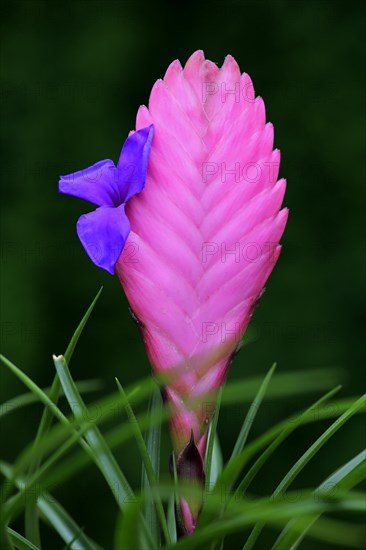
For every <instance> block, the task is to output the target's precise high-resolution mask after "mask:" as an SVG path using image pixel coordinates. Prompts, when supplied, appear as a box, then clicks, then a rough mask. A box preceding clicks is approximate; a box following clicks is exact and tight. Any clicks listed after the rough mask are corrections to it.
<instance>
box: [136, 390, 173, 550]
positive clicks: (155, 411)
mask: <svg viewBox="0 0 366 550" xmlns="http://www.w3.org/2000/svg"><path fill="white" fill-rule="evenodd" d="M149 416H150V419H151V422H150V423H149V426H148V430H147V433H146V436H145V440H146V447H147V452H148V455H149V457H150V461H151V466H152V468H153V471H154V473H155V478H156V480H157V481H158V480H159V471H160V438H161V418H162V398H161V393H160V389H159V388H156V390H155V391H154V393H153V394H152V396H151V399H150V406H149ZM156 420H157V422H156ZM148 487H150V483H149V479H148V476H147V473H146V467H143V469H142V479H141V490H142V492H144V491H147V489H148ZM144 516H145V518H146V522H147V524H148V526H149V528H150V531H151V534H152V537H153V540H154V542H155V544H156V546H157V547H160V529H159V524H158V518H157V515H156V507H155V505H154V502H153V501H152V499H147V500H146V501H145V505H144ZM167 523H168V531H169V522H168V521H167ZM169 536H170V533H169Z"/></svg>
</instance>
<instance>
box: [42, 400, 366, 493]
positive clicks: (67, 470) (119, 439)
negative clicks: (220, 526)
mask: <svg viewBox="0 0 366 550" xmlns="http://www.w3.org/2000/svg"><path fill="white" fill-rule="evenodd" d="M137 397H138V396H137ZM353 402H354V398H350V399H349V398H347V399H339V400H335V401H332V402H331V403H330V404H329V405H327V406H322V407H319V408H318V409H317V414H316V415H314V414H313V412H312V413H311V414H305V413H304V412H303V411H302V412H301V413H298V414H296V415H293V416H290V417H289V418H287V419H286V420H284V421H281V422H279V423H278V424H276V425H275V426H274V427H272V428H270V429H269V430H268V431H267V432H265V433H264V434H262V435H261V436H260V437H258V438H257V439H256V440H254V441H252V442H250V443H249V444H248V445H247V446H246V447H245V449H244V450H243V452H242V453H241V454H240V455H239V457H237V458H236V459H235V460H238V459H239V466H237V467H240V469H242V468H243V467H244V465H245V464H246V463H247V461H248V460H249V459H250V458H251V457H252V456H254V455H255V454H257V453H258V452H259V451H261V449H263V448H265V447H267V446H268V444H270V443H271V441H272V440H273V439H274V438H275V437H276V436H277V435H279V434H280V433H281V432H282V431H283V430H284V429H285V428H286V427H287V426H288V425H289V424H290V423H294V422H298V421H299V418H301V421H300V422H299V423H298V426H301V425H306V424H309V423H314V422H319V421H322V420H327V419H331V418H334V417H336V416H339V415H340V414H341V413H342V412H344V411H345V410H347V409H348V408H349V407H350V406H351V405H352V403H353ZM103 403H104V401H103ZM105 403H107V404H108V405H110V404H111V403H112V402H111V401H109V400H107V401H105ZM113 403H116V402H115V401H113ZM116 406H117V405H116V404H115V407H116ZM107 409H108V410H109V407H107ZM108 410H107V412H108ZM114 410H115V409H114ZM163 412H164V414H163V419H165V420H166V419H167V418H168V417H169V414H170V410H169V409H166V408H165V407H164V411H163ZM361 412H363V410H362V409H360V410H359V411H358V413H361ZM106 416H108V415H107V414H106ZM103 418H104V417H103ZM100 421H101V416H99V417H98V418H97V419H96V422H97V423H98V422H100ZM138 421H139V424H140V426H141V427H143V428H146V427H147V426H148V425H149V422H150V419H149V415H148V414H147V413H144V414H143V415H139V416H138ZM84 424H85V423H84ZM81 425H82V426H83V424H81ZM53 430H56V428H53ZM131 437H132V433H131V427H130V426H129V425H128V426H126V425H122V426H117V427H115V428H112V429H111V430H110V431H109V432H108V433H107V434H106V435H105V441H106V442H107V444H108V446H109V448H110V449H111V450H113V449H116V448H117V447H119V446H120V445H121V444H122V443H125V442H126V441H128V440H129V439H130V438H131ZM92 462H93V460H92V459H91V457H90V456H88V455H86V454H85V453H84V452H83V451H81V450H80V451H79V450H76V451H75V453H74V454H73V455H72V456H71V457H66V458H64V459H63V460H62V462H59V463H58V465H57V466H55V467H54V468H53V469H52V472H50V473H49V474H48V476H47V477H46V478H45V479H44V482H45V484H46V485H48V486H52V487H56V486H58V485H60V484H61V483H65V481H66V480H68V479H70V478H71V477H72V476H74V475H76V474H77V473H78V472H80V471H83V470H85V468H86V467H87V466H88V465H90V464H91V463H92ZM223 473H224V472H223ZM223 473H222V474H221V475H220V480H222V479H223V478H222V475H223ZM220 482H221V481H219V482H218V483H220ZM222 483H223V484H224V481H222Z"/></svg>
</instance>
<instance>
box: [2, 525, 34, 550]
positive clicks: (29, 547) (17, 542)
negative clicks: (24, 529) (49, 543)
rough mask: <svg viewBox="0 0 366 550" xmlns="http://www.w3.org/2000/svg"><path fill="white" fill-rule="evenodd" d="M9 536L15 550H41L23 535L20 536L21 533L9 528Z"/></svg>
mask: <svg viewBox="0 0 366 550" xmlns="http://www.w3.org/2000/svg"><path fill="white" fill-rule="evenodd" d="M8 534H9V537H10V540H11V542H12V543H13V544H14V546H15V548H18V550H39V547H38V546H35V545H34V544H33V543H32V542H30V541H29V540H28V539H26V538H25V537H23V536H22V535H19V533H17V532H16V531H14V530H13V529H11V528H10V527H8Z"/></svg>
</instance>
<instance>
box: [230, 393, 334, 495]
mask: <svg viewBox="0 0 366 550" xmlns="http://www.w3.org/2000/svg"><path fill="white" fill-rule="evenodd" d="M340 389H341V386H338V387H336V388H334V389H333V390H331V391H330V392H328V393H326V394H325V395H323V397H321V398H320V399H318V401H316V402H315V403H313V404H312V405H310V407H308V408H307V409H306V410H305V412H304V413H303V415H304V416H306V415H309V414H310V413H312V412H313V411H316V409H318V408H319V407H320V406H321V405H323V404H324V403H325V402H326V401H329V399H331V398H332V397H333V396H334V395H335V394H336V393H337V392H338V391H339V390H340ZM303 415H300V416H299V417H298V418H297V419H296V420H294V421H293V422H290V423H289V424H288V425H287V426H286V427H285V429H284V430H283V431H282V432H281V433H280V434H279V435H278V436H277V437H276V439H275V440H274V441H273V442H272V443H271V444H270V445H269V446H268V447H267V448H266V449H265V450H264V451H263V453H262V454H261V455H260V456H259V457H258V459H257V460H256V461H255V462H254V464H253V466H251V468H250V469H249V471H248V473H247V474H246V475H245V477H244V478H243V479H242V481H241V482H240V483H239V485H238V487H237V489H236V490H235V492H234V495H233V498H234V499H235V498H238V497H239V496H241V497H242V496H243V495H244V493H245V491H246V490H247V488H248V487H249V485H250V483H251V482H252V481H253V479H254V478H255V476H256V475H257V474H258V472H259V471H260V469H261V468H262V466H263V465H264V464H265V462H266V461H267V460H268V458H269V457H270V456H271V455H272V454H273V453H274V451H275V450H276V449H277V448H278V447H279V446H280V445H281V443H283V442H284V441H285V439H286V438H287V437H289V436H290V435H291V434H292V432H293V431H294V430H295V429H296V428H298V427H299V426H300V425H301V423H302V418H303Z"/></svg>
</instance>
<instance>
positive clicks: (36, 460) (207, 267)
mask: <svg viewBox="0 0 366 550" xmlns="http://www.w3.org/2000/svg"><path fill="white" fill-rule="evenodd" d="M279 161H280V158H279V152H278V151H277V150H273V128H272V126H271V125H270V124H266V122H265V113H264V104H263V101H262V100H261V99H260V98H256V97H255V95H254V91H253V86H252V83H251V81H250V79H249V77H248V76H247V75H246V74H243V75H242V74H241V73H240V70H239V67H238V65H237V63H236V62H235V60H234V59H233V58H232V57H231V56H228V57H227V58H226V60H225V62H224V64H223V66H222V67H221V69H219V68H218V67H217V66H216V65H215V64H214V63H212V62H211V61H207V60H206V59H205V58H204V56H203V53H202V52H200V51H198V52H196V53H194V54H193V55H192V56H191V58H190V59H189V60H188V62H187V63H186V65H185V67H184V68H182V67H181V65H180V64H179V62H178V61H174V62H173V63H172V64H171V65H170V67H169V68H168V70H167V72H166V75H165V77H164V79H163V80H158V81H157V82H156V84H155V85H154V87H153V90H152V92H151V96H150V100H149V105H148V107H141V108H140V109H139V111H138V114H137V122H136V129H135V131H132V132H131V133H130V134H129V135H128V136H127V139H126V141H125V143H124V144H123V147H122V151H121V154H120V158H119V160H118V162H117V163H116V164H115V163H114V162H113V161H112V160H104V161H101V162H98V163H97V164H95V165H93V166H91V167H90V168H87V169H86V170H82V171H79V172H75V173H74V174H70V175H68V176H62V177H61V179H60V182H59V189H60V191H61V192H62V193H65V194H68V195H73V196H76V197H79V198H82V199H84V200H87V201H89V202H90V203H92V204H94V205H95V206H96V209H95V210H94V211H93V212H89V213H87V214H84V215H83V216H81V218H80V219H79V220H78V222H77V233H78V236H79V238H80V240H81V242H82V244H83V246H84V248H85V250H86V252H87V254H88V256H89V257H90V258H91V260H92V261H93V262H94V263H95V264H96V265H97V266H98V267H100V268H102V269H104V270H106V271H108V273H111V274H116V275H117V276H118V278H119V280H120V281H121V284H122V286H123V288H124V291H125V293H126V296H127V298H128V301H129V303H130V306H131V312H132V316H133V318H134V320H135V322H136V323H137V325H138V327H139V329H140V332H141V334H142V337H143V341H144V344H145V347H146V351H147V354H148V357H149V360H150V363H151V366H152V370H153V373H154V376H153V377H151V376H150V375H148V376H147V377H146V379H144V380H139V381H137V382H136V383H134V384H133V385H132V386H130V387H127V388H123V386H122V385H121V383H120V382H119V380H116V382H117V387H118V391H115V392H113V393H112V394H111V395H107V396H105V395H103V396H101V397H99V396H98V398H97V399H96V400H92V401H91V403H90V404H87V403H86V400H85V398H84V394H86V393H87V392H92V391H98V390H99V389H100V381H99V380H77V381H76V380H75V378H74V376H75V375H74V371H73V370H72V371H71V370H70V369H69V364H70V362H71V361H72V360H73V359H72V356H73V352H74V350H75V347H76V344H77V342H78V339H79V338H80V336H81V333H82V331H83V329H84V327H85V325H86V322H87V320H88V318H89V316H90V314H91V312H92V310H93V308H94V306H95V304H96V302H97V300H98V298H99V295H100V292H101V291H99V293H98V294H97V296H96V298H95V299H94V301H93V302H92V304H91V306H90V307H89V309H88V310H87V312H86V314H85V316H84V317H83V319H82V320H81V322H80V324H79V326H78V327H77V329H76V331H75V333H74V335H73V336H72V338H71V340H70V343H69V345H68V347H67V349H66V351H65V354H64V355H60V356H54V357H53V363H54V367H55V369H56V374H55V378H54V381H53V383H52V386H50V387H47V388H41V387H39V385H38V384H37V383H36V381H34V380H33V379H32V378H31V376H29V374H28V373H29V372H31V369H32V367H28V368H27V372H25V371H23V370H21V369H20V368H18V367H17V366H16V365H14V364H13V363H12V362H11V361H9V360H8V359H6V358H5V357H3V356H0V364H1V366H2V367H5V368H7V369H8V370H9V371H10V372H11V373H12V374H13V375H14V376H15V377H16V378H17V379H18V380H19V381H20V382H21V383H22V384H24V385H25V386H26V387H27V389H28V390H29V392H30V393H25V394H24V395H18V396H16V397H14V398H11V399H9V401H7V402H5V403H2V404H1V406H0V420H1V421H2V422H3V421H4V420H5V422H6V421H7V420H8V417H10V419H11V418H12V416H13V413H14V412H19V411H20V410H22V409H23V408H24V407H26V406H29V405H31V404H32V403H35V402H40V403H42V405H43V406H44V410H43V413H42V417H41V419H40V422H39V426H38V428H37V431H36V434H35V438H34V441H32V442H31V443H30V444H28V441H29V438H28V433H29V432H28V430H29V429H31V426H30V425H29V423H27V426H26V429H27V444H26V446H25V447H24V448H23V447H22V449H21V452H19V454H18V455H17V456H16V458H15V459H14V460H11V462H10V461H9V460H4V459H3V458H0V476H1V478H2V483H1V485H0V548H1V550H14V549H18V548H19V549H20V550H41V549H42V548H43V550H48V549H49V548H55V545H54V543H53V540H54V539H53V538H52V539H51V541H52V542H51V543H50V542H49V539H48V538H47V537H49V535H50V529H52V530H53V531H54V532H55V533H57V534H58V535H59V537H60V538H61V539H62V541H63V545H62V546H61V548H64V549H65V548H69V549H71V550H101V549H102V548H105V550H109V549H110V548H111V546H112V544H111V540H112V538H113V541H114V542H113V548H114V549H115V550H152V549H154V550H155V549H156V548H160V547H164V548H165V549H166V550H172V549H173V548H174V550H175V549H176V550H193V549H197V548H199V549H202V548H205V549H206V548H207V549H210V550H219V549H222V548H223V546H224V544H226V543H227V547H228V548H243V550H251V549H252V548H254V547H256V548H258V550H263V548H265V549H267V548H272V550H294V549H295V548H298V546H299V545H300V544H302V541H303V539H305V542H304V544H305V545H304V546H302V548H304V550H308V549H309V548H313V546H312V545H309V544H308V541H309V537H312V538H313V539H316V541H317V543H319V544H320V545H321V546H320V547H321V548H323V547H324V546H323V545H324V544H325V547H326V548H329V545H331V546H330V547H332V548H333V547H335V546H337V547H339V546H342V547H343V548H344V547H346V548H356V549H363V548H364V540H365V531H364V529H363V528H362V526H361V525H360V522H359V521H358V518H359V517H360V516H361V514H362V513H364V512H365V502H366V499H365V494H364V492H362V491H361V490H360V489H358V490H355V487H356V486H357V485H359V484H360V482H361V481H363V480H364V479H365V478H366V467H365V465H366V460H365V459H366V451H365V450H363V449H362V448H360V445H361V443H360V442H361V441H362V440H363V432H362V436H360V437H354V434H355V433H356V432H355V431H353V432H352V438H349V439H348V440H347V442H350V441H351V442H352V445H354V447H355V449H354V450H353V451H352V454H350V455H349V456H348V453H350V452H351V451H349V445H344V446H343V450H344V454H345V455H347V456H346V458H345V460H344V461H343V464H341V466H340V465H339V464H338V454H337V453H334V452H333V453H329V454H328V456H326V460H325V461H324V463H323V464H324V465H325V463H326V465H328V463H329V464H332V466H331V468H332V469H331V470H330V472H327V476H326V477H325V479H323V480H319V479H318V477H317V475H316V474H317V473H318V472H317V471H315V470H316V468H314V471H315V472H314V473H313V475H314V477H315V481H311V488H310V489H309V487H308V483H307V482H306V483H305V484H302V481H301V480H300V482H299V486H300V487H303V486H304V487H305V488H301V489H298V488H297V489H296V491H293V492H292V491H291V485H292V484H293V482H294V481H297V478H298V477H299V476H300V474H301V473H302V471H303V470H304V468H306V467H307V466H308V464H309V462H311V461H312V460H313V459H314V458H315V457H316V455H317V453H318V452H319V451H320V450H321V449H323V447H324V445H325V444H326V443H327V442H328V440H329V439H330V438H332V437H333V436H334V435H336V434H338V432H339V431H340V430H341V429H342V428H343V426H344V425H345V424H346V423H348V422H349V421H351V420H352V419H353V418H354V417H355V415H356V414H359V413H361V412H363V411H365V408H366V399H365V396H361V397H358V396H356V397H349V398H344V397H343V398H341V399H336V398H334V396H335V394H336V392H337V391H338V390H339V389H340V386H339V380H340V373H339V370H338V369H312V371H311V375H309V371H308V370H305V371H303V372H301V371H299V370H298V369H296V370H294V372H285V373H279V374H276V376H273V374H274V369H275V366H273V367H272V368H271V369H270V370H269V372H268V374H267V375H266V376H265V377H264V379H263V380H262V377H261V376H251V377H249V376H247V375H245V379H243V380H241V379H239V380H238V379H236V380H235V381H233V382H231V381H230V380H228V381H227V382H226V383H225V379H226V376H227V372H228V368H229V365H230V363H231V361H232V359H233V357H234V355H236V352H237V351H238V349H239V348H240V346H241V342H242V338H243V334H244V332H245V331H246V328H247V326H248V323H249V321H250V319H251V316H252V315H253V312H254V310H255V307H256V305H257V303H258V300H259V299H260V297H261V295H262V293H263V289H264V285H265V283H266V280H267V278H268V276H269V275H270V273H271V270H272V269H273V267H274V265H275V263H276V261H277V259H278V256H279V253H280V245H279V241H280V239H281V235H282V233H283V230H284V228H285V225H286V221H287V210H286V209H283V210H281V204H282V200H283V196H284V192H285V181H284V180H281V179H280V180H278V172H279ZM55 314H57V312H56V313H55ZM238 361H240V359H239V360H238ZM73 367H74V365H73ZM128 367H129V365H126V366H125V368H128ZM122 369H123V367H122ZM122 369H121V370H122ZM47 372H48V371H47ZM121 376H123V372H121ZM152 378H153V379H152ZM156 382H157V384H156ZM323 390H325V391H326V393H325V394H324V395H320V396H318V397H317V398H316V400H315V401H314V402H313V403H312V404H311V405H310V406H308V407H307V408H306V409H305V410H300V411H297V410H295V412H293V413H291V414H290V415H289V417H288V418H285V419H281V420H280V421H278V422H277V423H276V424H274V425H273V424H272V423H270V426H269V427H268V428H267V429H266V430H265V431H262V429H261V428H259V430H258V432H259V433H257V434H254V437H252V436H251V435H250V431H251V427H252V425H253V422H254V420H255V418H256V416H257V415H258V414H259V413H261V411H262V410H261V409H260V406H261V403H262V402H263V401H264V399H268V398H271V399H273V400H275V399H280V400H282V401H283V400H285V399H286V400H287V399H288V400H291V399H292V400H294V399H296V396H298V395H303V394H306V393H309V392H310V393H313V392H319V391H323ZM161 394H162V396H163V399H162V396H161ZM63 398H64V399H65V400H66V401H67V403H68V405H69V408H70V409H71V413H70V416H67V414H66V413H65V412H63V410H62V407H61V406H60V405H59V399H63ZM148 398H149V399H150V398H151V399H150V401H151V404H150V407H149V409H148V410H146V411H145V403H146V404H147V399H148ZM163 401H164V402H163ZM246 404H248V407H247V411H246V414H245V417H244V419H243V422H242V426H241V428H240V430H239V434H238V437H237V439H236V442H235V444H234V446H233V449H232V451H231V453H228V452H227V451H228V449H227V446H226V447H225V453H223V454H224V456H225V455H227V457H228V459H227V460H226V461H224V457H223V455H222V454H221V450H220V443H219V438H218V429H217V428H218V426H219V428H220V425H219V422H222V417H220V419H219V413H220V408H223V407H230V406H232V405H237V406H238V407H243V406H244V407H245V406H246ZM139 405H142V406H143V409H142V412H141V411H139V412H136V409H135V406H139ZM121 409H122V414H121ZM231 410H233V409H231ZM240 410H242V409H241V408H240ZM96 411H98V414H96ZM116 411H118V414H117V416H116ZM229 412H230V409H229ZM99 413H100V414H99ZM112 416H113V419H112ZM266 417H267V418H266V421H268V420H269V421H270V422H271V415H266ZM32 418H33V417H32ZM113 421H114V423H115V424H116V425H111V424H113ZM165 421H167V422H168V423H169V427H170V434H171V440H172V447H173V452H172V454H171V461H170V470H171V474H172V475H171V476H169V473H168V469H169V464H168V459H166V461H165V463H163V466H162V467H160V433H161V425H162V424H163V422H165ZM319 422H328V424H327V426H326V427H325V429H324V430H322V431H321V433H320V435H317V437H316V439H314V440H313V439H312V434H311V433H310V431H309V432H308V435H307V437H309V438H310V439H311V443H310V444H309V445H307V446H306V448H305V450H303V451H301V454H300V455H299V456H296V460H295V461H294V463H293V465H292V466H291V467H290V468H289V470H288V471H287V472H286V474H285V475H283V464H282V463H281V468H280V475H281V473H282V475H283V477H280V479H277V477H278V472H277V470H276V461H275V460H274V461H272V463H271V464H270V466H271V474H270V480H271V482H270V483H268V484H267V486H266V485H265V483H263V481H262V479H264V478H265V476H263V478H262V479H261V491H260V492H261V493H263V492H264V490H265V489H266V488H267V489H268V485H269V486H270V487H269V491H270V492H269V494H267V495H266V496H264V497H259V496H255V495H254V494H251V495H250V498H248V497H247V494H248V490H250V489H251V485H252V484H253V481H256V480H257V479H258V477H259V475H260V473H261V471H262V468H264V467H265V466H267V465H268V463H269V462H270V459H272V455H273V454H274V453H275V451H277V450H278V448H279V447H280V446H281V445H282V444H283V443H284V442H286V441H287V438H288V437H290V436H291V435H292V434H293V432H294V431H295V430H300V429H301V428H302V426H303V425H308V424H312V423H319ZM14 426H15V427H16V426H17V424H16V421H15V424H13V427H14ZM2 433H3V432H2ZM309 433H310V435H309ZM3 439H4V438H2V440H1V443H2V442H3ZM132 439H134V440H135V442H136V450H137V451H138V453H139V457H140V459H141V462H142V466H143V476H142V481H141V491H140V490H139V488H137V489H136V488H135V487H134V486H133V484H130V482H129V480H128V479H127V476H126V475H125V472H124V469H123V468H122V467H121V465H120V464H119V461H118V460H117V459H116V457H115V454H114V452H115V450H117V448H118V447H120V446H123V445H124V446H125V447H124V449H125V450H126V449H128V452H127V453H126V454H130V455H131V450H132V449H133V446H131V445H130V443H131V440H132ZM227 442H228V438H226V439H225V443H227ZM18 448H19V445H18V440H17V449H18ZM169 448H170V446H169ZM2 450H3V446H2ZM343 450H342V452H343ZM295 452H296V451H295ZM335 461H336V462H337V464H336V465H335V466H334V465H333V463H334V462H335ZM134 462H135V461H134ZM89 465H93V466H94V467H95V470H97V471H98V473H99V474H100V475H101V476H102V477H103V478H104V480H105V482H106V485H107V486H108V488H109V489H110V494H111V496H113V498H114V501H115V506H116V507H117V514H118V515H117V521H116V524H115V527H114V528H113V527H112V530H113V529H114V530H113V533H112V534H111V532H110V529H109V528H108V529H107V528H106V527H105V524H104V521H105V518H106V517H107V515H108V518H109V519H112V521H113V517H112V518H110V512H111V511H112V510H113V509H112V507H111V504H110V502H109V503H107V502H106V504H105V510H103V513H102V514H101V513H100V511H101V508H104V502H101V496H100V493H99V491H98V490H95V485H94V472H95V470H94V471H93V472H91V473H90V477H89V478H88V484H85V483H84V477H83V478H82V479H83V480H82V481H81V483H82V484H83V485H82V490H85V494H84V495H83V496H84V499H83V503H84V504H85V506H84V512H85V513H84V515H83V520H82V521H83V525H82V526H80V525H79V523H78V519H77V518H74V517H73V516H72V515H71V513H70V511H67V510H66V509H65V508H64V506H63V505H62V504H61V503H60V502H59V501H58V500H56V497H57V496H58V495H57V493H56V494H55V491H57V488H58V487H59V486H61V485H63V486H67V483H71V479H72V478H73V477H75V476H76V475H77V474H79V473H80V472H83V474H84V473H86V472H84V470H85V469H86V468H87V467H88V466H89ZM164 465H165V470H166V472H167V476H166V477H164V474H165V472H164ZM267 477H268V476H267ZM307 479H308V478H307ZM272 481H273V482H274V483H275V486H274V487H272ZM76 483H80V480H76ZM77 486H78V487H80V485H77ZM89 487H90V493H87V491H88V490H89ZM98 487H99V486H98ZM73 490H74V491H75V487H74V486H73V488H72V489H71V490H70V491H69V494H70V495H72V497H73V496H74V492H73ZM266 492H268V491H266ZM62 496H63V497H64V496H65V492H63V493H62ZM85 497H87V498H85ZM102 498H103V497H102ZM66 500H67V499H66ZM70 500H71V498H70ZM79 502H80V501H79V500H78V501H77V504H76V506H74V509H75V508H77V505H78V503H79ZM74 504H75V503H74ZM71 505H72V504H71ZM107 506H108V511H107ZM112 506H113V504H112ZM89 511H90V513H91V514H93V513H94V514H96V515H95V516H93V517H97V518H98V520H100V532H99V533H97V529H98V528H97V527H96V526H91V525H90V523H91V521H90V517H92V515H91V516H89V514H88V513H89ZM23 512H24V529H23V527H22V524H21V523H20V522H19V520H20V517H19V516H20V515H21V514H22V513H23ZM335 512H336V514H335ZM75 514H76V515H77V514H78V509H75ZM323 514H324V515H326V514H328V517H325V518H322V517H321V516H322V515H323ZM41 521H44V522H45V523H46V524H47V530H46V531H45V532H43V529H42V524H41ZM109 525H110V524H109ZM93 527H96V529H95V531H94V536H95V537H96V538H98V539H100V540H98V542H96V541H94V540H93V539H92V538H91V537H90V534H91V529H93ZM267 527H268V528H267ZM264 529H266V531H265V532H264V533H262V531H263V530H264ZM273 529H277V530H278V529H279V530H280V534H279V536H277V535H275V537H276V538H274V537H273V532H272V531H271V530H273ZM268 531H269V532H268ZM51 536H53V535H51ZM226 537H238V539H239V537H240V539H239V542H238V544H237V539H234V540H235V544H234V545H233V543H232V540H233V539H232V538H226ZM241 537H244V540H241ZM259 537H261V538H260V539H259ZM265 537H266V538H265ZM258 539H259V543H258V544H257V541H258ZM263 539H264V540H265V542H263ZM268 540H269V541H270V542H269V543H267V541H268ZM42 544H43V545H42ZM101 545H102V546H101Z"/></svg>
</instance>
